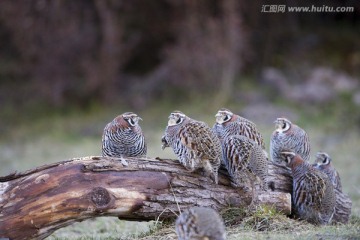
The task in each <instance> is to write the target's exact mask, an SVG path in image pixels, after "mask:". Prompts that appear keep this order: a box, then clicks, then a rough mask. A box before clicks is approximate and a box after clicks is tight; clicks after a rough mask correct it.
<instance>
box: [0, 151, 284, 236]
mask: <svg viewBox="0 0 360 240" xmlns="http://www.w3.org/2000/svg"><path fill="white" fill-rule="evenodd" d="M272 176H273V177H274V179H275V180H277V179H276V173H273V174H272ZM278 179H279V180H280V181H276V183H275V184H273V188H272V190H274V191H268V192H259V194H257V199H254V201H253V202H254V203H256V204H269V205H273V206H275V207H276V208H277V209H278V210H280V211H283V212H284V213H285V214H289V213H290V211H291V202H290V194H288V193H283V192H276V191H277V189H278V188H283V184H282V183H281V177H280V178H278ZM274 186H275V187H274ZM251 201H252V194H251V191H250V192H245V191H243V190H242V189H235V188H232V187H231V186H230V182H229V180H228V177H227V176H224V175H223V174H220V176H219V184H218V185H215V184H214V183H213V182H212V181H211V180H210V179H209V178H207V177H203V176H202V175H201V174H199V173H189V172H188V171H187V170H185V169H184V168H183V167H182V166H181V165H180V164H179V163H178V162H177V161H173V160H161V159H149V158H141V159H138V158H126V159H123V160H122V161H120V160H119V159H116V158H105V157H86V158H79V159H72V160H67V161H63V162H59V163H55V164H50V165H44V166H41V167H39V168H36V169H33V170H29V171H26V172H23V173H13V174H10V175H8V176H5V177H1V178H0V238H1V237H4V238H10V239H29V238H39V239H42V238H45V237H46V236H49V235H50V234H51V233H52V232H54V231H55V230H57V229H59V228H61V227H64V226H67V225H70V224H71V223H73V222H75V221H81V220H84V219H87V218H92V217H96V216H117V217H119V218H120V219H127V220H137V221H146V220H155V219H157V218H158V217H160V219H164V218H171V217H175V216H176V214H175V213H177V212H179V209H185V208H187V207H189V206H192V205H200V206H211V207H213V208H215V209H218V210H220V209H223V208H226V207H229V206H235V207H236V206H237V207H244V206H247V205H248V204H249V203H250V202H251Z"/></svg>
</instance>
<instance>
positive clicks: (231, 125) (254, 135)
mask: <svg viewBox="0 0 360 240" xmlns="http://www.w3.org/2000/svg"><path fill="white" fill-rule="evenodd" d="M215 117H216V123H215V125H214V126H213V130H214V132H215V133H216V134H217V135H218V137H219V139H220V141H223V140H224V139H225V138H226V137H228V136H231V135H242V136H245V137H247V138H249V139H251V140H253V141H254V142H256V143H257V144H258V145H260V146H261V147H262V148H263V149H265V143H264V139H263V136H262V135H261V133H260V132H259V131H258V129H257V127H256V124H255V123H253V122H251V121H250V120H248V119H246V118H243V117H241V116H239V115H236V114H234V113H232V112H231V111H230V110H228V109H226V108H221V109H220V110H219V111H218V112H217V113H216V115H215Z"/></svg>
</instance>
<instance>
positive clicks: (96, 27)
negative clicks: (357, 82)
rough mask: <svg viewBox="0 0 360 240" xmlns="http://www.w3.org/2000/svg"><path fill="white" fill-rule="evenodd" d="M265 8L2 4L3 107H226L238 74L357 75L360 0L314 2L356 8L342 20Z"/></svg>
mask: <svg viewBox="0 0 360 240" xmlns="http://www.w3.org/2000/svg"><path fill="white" fill-rule="evenodd" d="M264 4H270V3H269V2H268V1H266V0H263V1H255V2H248V1H247V2H245V1H237V0H225V1H213V0H212V1H207V0H198V1H176V0H159V1H146V0H134V1H117V0H78V1H64V0H53V1H46V0H34V1H30V0H26V1H13V0H2V1H1V2H0V104H1V105H2V106H4V108H6V107H7V105H10V107H13V106H16V107H17V109H27V108H28V107H29V105H30V106H32V105H36V104H39V103H43V102H46V104H47V105H48V106H49V107H51V108H53V107H55V108H59V107H60V108H61V107H68V106H69V105H74V106H78V107H80V108H83V107H86V106H88V105H89V104H90V105H91V104H92V103H94V102H99V103H104V104H112V105H115V104H123V105H124V104H127V105H130V106H131V107H133V108H135V109H141V108H144V107H146V106H147V105H148V104H149V102H151V101H152V100H153V99H175V100H178V99H180V100H181V99H188V98H192V97H194V96H195V97H199V95H200V96H201V95H205V94H206V95H209V94H210V95H212V96H213V99H214V101H215V102H221V103H224V102H226V101H227V100H229V98H230V97H231V96H232V94H233V93H234V86H235V85H236V82H239V81H242V77H241V76H244V74H251V75H254V76H259V74H260V73H261V71H262V69H263V68H264V67H266V66H275V67H284V68H292V69H298V70H301V68H300V67H301V66H302V65H304V66H308V65H310V66H311V65H312V64H314V63H325V64H327V65H331V64H334V65H336V66H334V67H338V68H342V69H345V70H346V71H348V72H349V73H350V74H358V75H359V71H360V70H359V69H360V60H359V58H360V57H359V56H360V52H359V49H360V47H359V41H358V39H359V31H358V29H359V26H360V21H359V17H358V14H359V11H360V9H359V4H358V2H357V1H353V0H349V1H340V0H329V1H325V0H322V1H317V2H316V5H318V6H322V5H327V6H353V7H355V11H354V12H352V13H336V14H335V13H332V14H329V13H318V14H315V13H313V14H309V13H261V8H262V6H263V5H264ZM271 4H275V3H271ZM276 4H285V5H287V6H297V5H298V4H297V3H294V2H293V1H291V0H288V1H285V0H283V1H277V2H276ZM302 4H303V5H302V6H307V5H311V3H310V2H308V1H306V2H305V3H302ZM314 23H315V24H314ZM334 29H336V30H335V31H334ZM339 31H341V33H339ZM340 35H341V38H340V37H339V36H340ZM334 48H336V51H334V50H335V49H334ZM329 60H330V61H329ZM294 65H299V66H294ZM255 81H256V82H257V83H258V84H259V83H261V78H259V77H255ZM5 111H6V109H5Z"/></svg>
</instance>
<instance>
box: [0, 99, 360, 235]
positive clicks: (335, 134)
mask: <svg viewBox="0 0 360 240" xmlns="http://www.w3.org/2000/svg"><path fill="white" fill-rule="evenodd" d="M199 108H200V109H202V110H201V111H198V109H199ZM232 109H233V110H234V111H235V110H236V109H235V108H232ZM280 109H281V108H280ZM128 110H129V109H106V110H103V109H102V110H100V109H93V110H92V111H88V112H81V113H79V112H77V111H74V112H70V113H67V114H52V115H49V116H47V117H45V118H42V119H38V120H36V121H30V120H31V119H25V120H24V121H19V122H18V123H17V124H16V128H15V127H11V128H9V129H7V131H6V132H7V135H6V136H1V137H0V163H1V168H0V175H6V174H8V173H10V172H11V171H14V170H18V171H23V170H27V169H30V168H33V167H36V166H39V165H42V164H45V163H51V162H56V161H61V160H65V159H69V158H73V157H81V156H89V155H99V154H100V146H101V145H100V142H101V133H102V129H103V127H104V126H105V124H106V123H107V122H108V121H110V120H111V119H112V118H113V117H115V116H116V115H117V114H119V113H122V112H125V111H128ZM171 110H174V109H172V108H171V107H165V108H163V109H160V108H156V107H154V108H151V109H148V110H147V111H142V112H139V115H140V116H141V117H142V118H143V119H144V121H143V122H141V125H142V127H143V130H144V132H145V134H146V137H147V141H148V143H149V144H148V145H149V146H148V147H149V151H148V155H149V156H150V157H157V156H159V157H170V158H174V155H173V153H172V152H171V150H164V151H161V148H160V145H161V143H160V138H161V135H162V133H163V130H164V127H165V126H166V123H167V117H168V115H169V113H170V111H171ZM179 110H183V111H184V112H185V113H187V114H188V115H190V116H192V117H194V118H197V119H201V120H204V121H206V122H207V123H208V124H209V125H212V124H213V122H214V117H213V115H214V114H215V112H216V111H217V110H218V108H217V107H208V106H207V105H206V104H202V103H199V104H198V105H197V107H194V105H188V106H182V107H179ZM200 112H201V113H200ZM274 114H275V115H279V116H282V115H283V114H284V112H282V111H281V110H279V112H275V113H274ZM295 116H297V115H296V114H295ZM252 120H253V121H255V122H256V123H258V122H260V124H258V125H259V128H260V130H261V132H262V133H263V135H264V138H265V139H266V144H267V146H268V142H269V137H270V134H271V132H272V131H273V129H274V125H273V123H272V122H273V120H274V119H266V118H265V119H264V118H262V119H252ZM296 120H297V121H298V122H299V124H300V125H301V126H304V128H305V129H306V130H307V132H308V133H309V135H310V139H311V143H312V155H314V154H315V153H316V151H318V150H322V151H327V152H328V153H329V154H330V155H331V156H332V157H333V159H334V164H335V166H336V168H337V169H338V171H339V172H340V175H341V177H342V182H343V189H344V192H346V193H348V194H349V195H350V197H351V199H352V201H353V209H352V219H351V221H350V223H349V224H347V225H338V226H326V227H314V226H311V225H309V224H306V223H303V222H299V221H293V220H289V219H288V218H282V217H283V216H278V215H276V214H275V215H267V213H264V214H260V215H259V216H258V218H257V219H255V220H254V219H251V218H249V219H248V221H247V222H246V224H245V223H241V224H239V225H235V226H230V224H229V221H230V220H229V219H228V218H227V217H226V214H225V213H224V218H225V221H227V225H228V227H227V232H228V238H229V239H239V238H241V239H254V238H257V239H277V240H279V239H297V240H298V239H359V238H360V187H359V183H360V173H359V162H358V156H360V148H359V142H360V134H359V131H358V130H356V129H354V130H353V131H342V128H341V129H340V128H339V129H340V130H341V131H340V130H339V129H337V125H338V124H339V125H340V123H339V122H338V121H337V119H330V118H326V116H325V118H323V120H321V121H319V118H318V117H311V116H310V117H308V116H307V117H304V116H302V115H300V116H299V117H297V118H296ZM319 122H320V123H319ZM269 222H271V223H272V227H273V228H272V227H267V228H265V229H263V230H262V231H260V230H259V229H260V228H259V226H260V225H261V224H264V223H269ZM275 223H276V224H275ZM259 224H260V225H259ZM274 226H275V227H274ZM154 229H155V230H154ZM175 237H176V236H175V232H174V228H173V226H172V224H165V226H162V227H159V224H158V225H157V226H156V227H154V223H153V222H151V223H134V222H126V221H119V220H118V219H117V218H97V219H90V220H86V221H84V222H81V223H75V224H73V225H71V226H68V227H65V228H63V229H60V230H58V231H56V232H55V233H54V234H52V235H51V236H50V237H49V239H175Z"/></svg>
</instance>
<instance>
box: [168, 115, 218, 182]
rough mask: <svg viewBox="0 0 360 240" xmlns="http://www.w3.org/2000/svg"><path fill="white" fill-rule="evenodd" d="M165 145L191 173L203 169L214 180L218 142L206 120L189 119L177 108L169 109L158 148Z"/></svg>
mask: <svg viewBox="0 0 360 240" xmlns="http://www.w3.org/2000/svg"><path fill="white" fill-rule="evenodd" d="M169 146H170V147H171V148H172V149H173V151H174V153H175V155H176V156H177V157H178V159H179V161H180V163H181V164H182V165H183V166H184V167H185V168H186V169H188V170H190V171H191V172H193V171H195V170H197V169H203V170H204V171H205V173H206V175H207V176H210V177H211V178H212V179H213V180H214V182H215V183H218V169H219V166H220V163H221V145H220V141H219V139H218V137H217V136H216V134H214V133H213V132H212V130H211V128H209V126H208V125H207V124H206V123H204V122H200V121H196V120H194V119H191V118H189V117H188V116H186V115H185V114H184V113H182V112H180V111H174V112H172V113H171V114H170V116H169V121H168V126H167V127H166V130H165V135H164V136H163V137H162V149H164V148H165V147H169Z"/></svg>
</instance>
